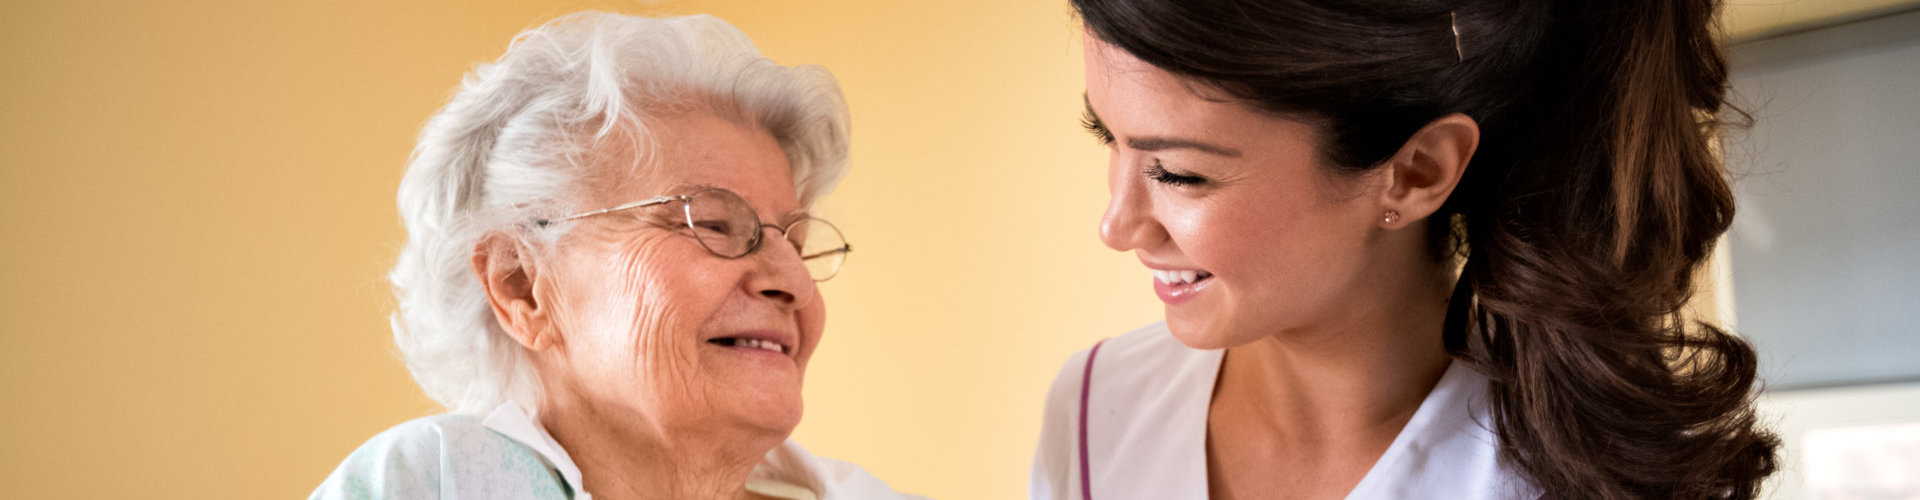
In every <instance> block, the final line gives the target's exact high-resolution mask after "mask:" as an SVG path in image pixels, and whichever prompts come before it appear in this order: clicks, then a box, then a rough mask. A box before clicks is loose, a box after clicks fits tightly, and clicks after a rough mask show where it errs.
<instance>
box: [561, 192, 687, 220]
mask: <svg viewBox="0 0 1920 500" xmlns="http://www.w3.org/2000/svg"><path fill="white" fill-rule="evenodd" d="M684 199H686V197H685V196H655V197H652V198H647V199H644V200H640V201H636V202H633V203H628V204H625V205H620V206H617V207H612V208H602V209H599V210H594V211H592V212H582V213H577V214H573V215H569V216H566V217H559V218H554V219H540V220H536V221H533V223H534V224H537V225H539V226H540V227H546V226H547V224H552V223H555V222H561V221H569V220H574V219H579V218H583V217H592V216H595V215H600V214H604V213H608V212H618V211H621V210H627V209H632V208H640V207H645V206H652V205H659V204H661V203H667V202H671V201H680V200H684Z"/></svg>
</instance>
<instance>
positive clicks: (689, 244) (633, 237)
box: [542, 113, 825, 437]
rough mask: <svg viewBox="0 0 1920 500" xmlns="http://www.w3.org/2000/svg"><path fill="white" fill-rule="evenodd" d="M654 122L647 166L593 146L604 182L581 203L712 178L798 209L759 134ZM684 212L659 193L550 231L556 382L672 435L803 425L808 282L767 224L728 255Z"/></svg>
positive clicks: (766, 212)
mask: <svg viewBox="0 0 1920 500" xmlns="http://www.w3.org/2000/svg"><path fill="white" fill-rule="evenodd" d="M651 128H652V133H653V138H654V140H653V144H655V147H654V155H655V158H654V159H653V163H652V164H653V165H654V166H653V167H650V168H648V169H646V171H645V172H641V171H639V170H635V169H634V167H632V165H634V164H635V160H634V159H633V156H634V155H631V154H623V153H620V152H617V151H609V152H608V153H607V154H602V155H598V156H597V157H596V160H595V162H596V163H598V164H597V165H595V168H597V169H599V170H598V173H599V174H603V175H604V178H605V181H604V182H592V183H589V184H591V185H592V187H590V188H589V189H588V190H589V191H590V192H589V193H586V194H584V195H583V199H582V200H580V204H581V206H582V207H586V208H589V209H592V208H600V207H613V206H618V205H621V204H625V203H629V202H633V201H637V200H643V199H647V198H652V197H654V196H658V195H662V194H685V193H688V192H691V191H694V190H697V189H698V187H702V186H710V187H718V188H723V189H727V190H730V191H733V192H734V193H738V194H739V195H740V196H741V197H742V198H744V199H745V200H746V201H747V202H748V203H749V204H750V205H752V207H753V210H754V211H755V212H758V213H759V215H760V218H761V221H762V222H763V223H767V224H772V225H775V226H785V225H786V223H787V222H788V221H791V220H793V219H794V218H795V217H797V216H799V215H801V214H802V210H803V209H804V208H805V207H801V206H800V205H799V203H798V201H797V198H796V196H795V193H794V185H793V176H792V172H791V169H790V167H789V165H788V163H787V158H786V156H785V154H784V153H783V152H782V151H781V149H780V147H779V144H778V143H776V142H775V140H774V139H773V137H772V136H771V135H769V134H767V133H766V132H764V131H761V130H758V129H754V128H749V127H743V126H741V125H738V124H735V123H733V122H730V121H728V120H725V119H722V118H719V117H716V116H713V115H710V114H706V113H693V114H687V115H682V116H676V117H669V118H666V119H662V120H658V121H657V123H654V124H652V127H651ZM611 149H620V148H618V147H613V148H611ZM596 154H597V152H596ZM683 221H684V219H683V216H682V206H681V204H680V203H677V202H675V203H667V204H663V205H658V206H653V207H647V208H639V209H632V210H626V211H623V212H614V213H610V214H607V215H600V216H594V217H587V218H584V219H579V220H578V221H576V222H572V224H574V226H573V227H572V228H571V229H569V232H568V233H566V234H565V235H563V236H561V237H560V238H559V240H558V241H557V243H556V248H555V251H554V253H553V255H554V257H553V258H552V259H551V262H552V269H553V271H552V272H550V273H548V274H549V275H550V276H551V277H552V280H553V281H552V283H553V286H552V287H550V289H552V290H553V295H554V296H552V297H546V298H545V299H546V300H547V302H546V303H547V304H552V305H553V306H554V307H555V309H554V311H553V312H554V320H555V323H556V327H557V328H558V329H560V331H561V332H562V337H563V338H564V339H565V343H566V344H565V345H563V346H561V351H562V352H561V355H563V356H564V358H563V359H564V361H562V362H561V363H560V364H561V365H563V366H564V369H563V370H562V371H565V372H567V373H565V374H563V375H562V377H563V380H562V381H561V383H566V384H570V385H569V389H568V390H569V391H571V392H573V393H575V394H577V395H578V397H579V398H580V399H581V401H578V402H577V403H580V404H584V405H587V406H588V407H589V408H587V409H588V410H589V411H594V412H596V413H597V414H599V415H602V416H606V417H611V418H616V419H636V420H638V421H639V422H641V423H644V424H646V425H652V426H654V427H656V428H658V429H659V430H662V431H667V430H672V431H674V432H675V434H672V435H681V436H687V435H699V434H702V433H703V432H704V431H707V430H713V429H714V426H722V427H731V428H738V427H740V426H745V427H747V428H751V429H756V430H764V431H767V432H775V431H777V432H778V433H779V436H781V437H784V436H785V435H786V434H787V433H789V432H791V431H792V430H793V428H794V426H796V425H798V424H799V420H800V413H801V400H800V385H801V379H802V375H803V374H805V372H806V367H807V360H808V358H809V357H811V356H812V355H813V349H814V346H815V345H816V344H818V342H819V341H820V333H821V328H822V326H823V324H824V321H825V305H824V304H823V303H822V301H821V300H820V297H819V292H818V289H817V288H816V287H815V284H814V282H813V281H812V279H810V278H809V277H808V275H807V270H806V268H805V267H804V266H803V265H802V263H801V260H800V256H799V253H798V252H797V251H796V250H795V248H794V246H793V245H792V244H790V243H788V242H787V240H786V239H785V238H783V237H782V236H781V235H780V233H779V232H778V231H775V230H773V229H771V228H767V229H763V231H765V233H764V234H763V236H762V238H763V239H764V242H763V243H762V244H761V246H760V249H759V250H758V251H757V252H755V253H753V254H750V255H747V256H745V257H741V258H737V259H725V258H721V257H718V256H715V255H713V254H712V253H709V252H708V251H707V250H706V249H705V248H704V247H702V246H701V244H700V242H699V241H698V240H697V239H695V238H694V237H693V236H691V235H690V233H689V231H688V230H687V229H686V226H685V225H684V222H683ZM542 376H543V377H551V376H552V375H551V374H547V373H542ZM549 385H552V383H549Z"/></svg>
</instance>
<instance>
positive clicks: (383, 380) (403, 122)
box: [0, 0, 1885, 499]
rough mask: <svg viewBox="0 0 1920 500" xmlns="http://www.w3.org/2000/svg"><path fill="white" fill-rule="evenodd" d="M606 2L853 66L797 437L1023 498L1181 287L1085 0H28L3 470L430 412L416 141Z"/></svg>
mask: <svg viewBox="0 0 1920 500" xmlns="http://www.w3.org/2000/svg"><path fill="white" fill-rule="evenodd" d="M1873 1H1879V0H1873ZM1803 3H1804V2H1803ZM1881 3H1885V2H1881ZM587 7H597V8H610V9H618V10H625V11H654V12H667V13H691V12H711V13H714V14H717V15H719V16H721V17H723V18H725V19H728V20H731V21H733V22H734V23H736V24H737V25H738V26H740V27H741V28H742V29H744V30H745V31H747V33H749V34H750V35H752V36H753V37H754V39H755V40H756V41H758V43H759V44H760V46H761V47H762V48H763V49H764V50H765V51H766V52H767V53H768V54H769V55H770V56H771V57H773V58H775V59H777V60H780V61H782V62H786V63H819V64H824V65H826V66H828V67H830V68H832V69H833V71H834V72H835V73H836V74H837V75H839V77H840V79H841V82H842V84H843V85H844V86H845V89H846V91H847V95H848V98H849V100H850V103H851V106H852V108H853V114H854V146H853V155H854V156H853V158H854V170H853V174H852V176H851V177H850V178H849V180H848V181H847V183H846V184H845V185H844V186H843V187H842V188H841V190H840V192H839V193H838V194H837V195H836V196H835V197H833V198H830V199H829V200H828V202H827V207H826V210H825V214H826V216H827V217H829V218H831V219H833V220H834V221H836V222H838V223H839V224H840V225H841V226H842V227H843V228H845V230H846V231H847V233H848V235H849V237H850V238H851V240H852V241H853V243H854V244H855V245H856V246H858V248H859V251H858V253H856V254H855V255H854V256H853V259H852V260H851V261H850V263H849V267H848V269H847V271H846V272H845V273H843V274H842V275H841V277H839V278H836V279H835V280H834V281H832V282H831V283H829V284H827V285H825V290H826V293H827V295H828V299H829V304H830V305H829V309H830V313H829V316H830V319H829V322H828V338H827V340H826V343H825V344H824V345H823V349H822V351H821V352H820V354H819V355H818V357H817V358H816V361H815V363H814V364H813V365H812V366H811V368H812V369H811V373H810V374H809V375H810V376H809V379H808V384H807V389H806V390H807V402H808V412H807V416H806V419H805V422H804V423H803V424H802V425H801V428H800V429H799V431H798V432H797V437H798V438H799V439H800V440H801V441H802V442H803V443H805V444H807V445H808V446H809V447H811V448H812V449H813V450H814V451H816V452H818V453H820V454H822V455H826V456H832V457H838V458H842V459H846V460H851V461H854V462H857V463H860V464H862V465H864V466H866V467H867V468H868V469H869V470H871V471H873V472H874V473H876V474H878V475H879V476H881V477H882V478H885V479H886V480H888V481H889V482H891V483H892V484H894V485H895V486H896V487H899V488H901V489H905V490H910V491H915V492H920V493H925V494H930V495H935V496H937V497H942V498H957V499H969V498H1018V497H1021V496H1023V494H1024V490H1023V485H1024V484H1025V481H1026V471H1027V465H1028V460H1029V456H1030V453H1031V450H1032V446H1033V441H1034V438H1035V435H1036V433H1037V429H1038V417H1039V411H1040V402H1041V400H1042V398H1043V396H1044V392H1045V388H1046V383H1047V381H1048V380H1049V379H1050V377H1052V375H1053V373H1054V371H1055V369H1056V368H1058V366H1059V363H1060V361H1061V360H1062V359H1064V357H1065V356H1066V355H1067V354H1068V353H1069V352H1071V351H1072V350H1074V349H1077V348H1080V347H1083V346H1085V345H1087V344H1089V343H1091V342H1092V341H1093V340H1095V339H1097V338H1100V337H1104V336H1108V335H1112V334H1116V333H1118V332H1121V331H1124V330H1126V329H1128V328H1130V327H1133V326H1136V325H1139V324H1142V323H1146V322H1149V321H1152V320H1154V319H1156V318H1157V317H1158V316H1159V307H1158V305H1157V302H1156V301H1155V300H1154V299H1153V298H1152V296H1151V294H1150V292H1149V291H1148V290H1147V286H1146V275H1145V273H1143V272H1142V271H1141V270H1140V269H1139V267H1138V266H1137V265H1136V264H1135V263H1134V262H1133V259H1132V258H1131V257H1129V256H1127V255H1123V254H1117V253H1113V252H1110V251H1107V250H1106V249H1105V248H1103V247H1101V246H1100V244H1099V243H1098V241H1097V239H1096V238H1095V224H1096V220H1097V218H1098V217H1099V213H1100V210H1101V208H1102V206H1103V205H1104V203H1105V201H1106V195H1105V188H1104V183H1105V181H1104V168H1103V164H1104V158H1105V156H1104V152H1103V151H1102V150H1101V149H1099V148H1097V147H1095V146H1094V145H1093V143H1092V141H1091V140H1090V139H1088V138H1086V137H1085V136H1084V135H1083V134H1082V133H1080V132H1079V131H1078V130H1077V129H1076V126H1075V124H1074V121H1075V119H1076V118H1077V115H1078V112H1079V106H1080V104H1079V103H1080V101H1079V92H1080V71H1081V70H1080V62H1079V56H1078V44H1077V42H1076V41H1075V40H1074V38H1073V32H1074V25H1073V23H1072V21H1071V20H1070V19H1069V16H1068V9H1067V7H1066V5H1065V2H1064V1H1063V0H1038V1H1036V0H970V1H960V2H931V1H927V2H918V1H914V2H906V1H889V0H813V1H798V0H736V1H721V0H716V1H695V0H689V1H682V2H666V3H659V4H642V3H635V2H616V1H584V0H583V1H559V0H554V1H545V2H535V1H508V0H464V1H461V0H439V1H409V2H391V1H376V0H351V1H325V2H311V1H308V2H258V1H245V0H205V1H181V2H139V1H124V0H123V1H85V0H65V1H61V0H29V1H20V0H14V1H9V2H5V3H0V63H3V64H0V68H4V70H5V74H6V76H5V77H4V78H0V234H4V235H5V236H4V237H0V325H4V326H0V355H3V356H4V360H3V361H0V498H105V497H138V498H276V497H277V498H287V497H299V496H303V495H304V494H305V493H306V492H307V491H308V490H310V489H311V488H312V487H313V486H314V485H315V484H316V483H317V482H318V481H319V480H320V479H321V478H322V477H324V476H325V475H326V474H327V472H328V471H329V470H331V468H332V467H333V466H334V465H335V464H336V463H337V462H338V461H339V460H340V459H341V458H342V457H344V456H345V455H346V453H347V452H348V451H349V450H351V449H352V448H353V447H354V446H356V445H357V444H358V443H360V442H361V441H362V440H364V439H365V438H367V437H368V436H371V435H372V434H373V433H375V432H378V431H379V430H381V429H383V428H386V427H387V426H390V425H393V424H395V423H398V422H400V421H403V420H405V419H408V418H412V417H415V416H420V415H425V414H429V413H433V412H434V411H436V410H435V408H434V405H433V404H432V403H430V402H428V401H427V400H425V399H424V397H422V396H421V395H420V393H419V391H418V390H417V389H416V388H415V387H414V386H413V385H412V382H411V381H410V380H409V379H408V377H407V375H406V372H405V370H404V368H402V366H401V364H400V363H399V361H398V360H397V359H396V358H395V357H394V355H393V354H392V347H391V345H390V343H389V340H388V330H387V326H386V320H385V315H386V311H387V308H388V307H389V302H390V299H389V298H388V294H387V290H386V284H385V281H384V279H383V277H382V274H383V272H384V271H385V269H386V267H387V266H388V265H389V263H390V262H391V258H392V254H393V252H394V250H395V249H396V248H397V247H398V245H399V243H400V237H401V233H400V230H399V227H398V222H397V216H396V215H395V213H394V209H393V203H392V198H393V190H394V186H395V184H396V183H397V181H398V179H399V176H400V170H401V167H402V165H403V163H404V160H405V158H406V155H407V152H408V151H409V150H410V148H411V147H412V138H413V135H414V133H415V132H416V131H417V128H418V126H419V125H420V123H421V122H422V121H423V120H424V119H425V118H426V117H427V115H428V114H429V113H431V112H432V111H433V110H434V109H435V108H437V107H438V106H439V104H440V102H441V100H442V99H443V98H444V97H445V96H446V95H447V92H448V91H449V90H450V89H451V88H452V87H453V86H454V85H455V83H456V82H457V81H458V79H459V76H460V74H461V73H462V72H464V71H465V70H466V69H467V68H468V67H469V66H470V64H472V62H474V61H480V60H487V59H492V58H494V57H496V56H498V55H499V53H500V52H501V51H502V50H503V49H504V48H505V46H506V43H507V41H508V40H509V38H510V37H511V36H512V35H513V34H514V33H516V32H518V31H519V30H520V29H522V28H524V27H526V26H529V25H532V24H537V23H538V22H540V21H543V20H546V19H549V18H551V17H553V16H555V15H557V14H560V13H564V12H568V11H572V10H578V9H580V8H587ZM1763 21H1764V20H1763ZM1743 22H1744V21H1743ZM1747 29H1751V28H1747Z"/></svg>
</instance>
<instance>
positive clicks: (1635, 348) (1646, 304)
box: [1446, 0, 1779, 499]
mask: <svg viewBox="0 0 1920 500" xmlns="http://www.w3.org/2000/svg"><path fill="white" fill-rule="evenodd" d="M1716 4H1717V2H1714V1H1711V0H1685V1H1668V0H1655V1H1634V2H1620V1H1607V0H1595V1H1592V2H1559V3H1557V4H1556V5H1555V7H1554V11H1555V12H1554V13H1553V16H1552V17H1553V20H1552V26H1551V27H1550V28H1549V29H1548V30H1547V31H1546V33H1547V38H1546V39H1545V43H1543V44H1542V50H1541V52H1540V53H1539V54H1538V55H1537V56H1536V57H1537V59H1536V60H1537V61H1538V64H1536V66H1535V67H1536V70H1535V72H1534V73H1533V77H1534V78H1536V79H1537V80H1536V82H1539V83H1535V84H1534V86H1533V87H1532V89H1531V91H1530V92H1529V95H1528V99H1527V100H1526V102H1523V104H1522V105H1523V106H1530V107H1533V108H1534V109H1536V110H1542V111H1533V110H1523V109H1520V108H1515V109H1514V111H1512V112H1511V113H1509V116H1510V117H1511V118H1513V120H1512V121H1510V122H1508V123H1507V125H1508V126H1509V127H1526V128H1525V130H1531V131H1533V132H1531V133H1529V134H1528V136H1529V137H1528V140H1525V141H1513V140H1503V139H1508V138H1502V137H1498V136H1495V135H1494V134H1495V133H1497V132H1506V131H1505V130H1502V131H1497V132H1489V133H1488V138H1487V141H1486V143H1487V146H1484V147H1486V148H1489V149H1490V150H1489V151H1487V152H1488V153H1489V157H1490V159H1492V160H1493V161H1490V162H1487V163H1491V164H1505V165H1509V167H1508V168H1507V169H1503V170H1506V171H1505V172H1495V173H1497V174H1501V175H1495V176H1489V175H1484V174H1487V173H1488V172H1482V174H1483V175H1478V176H1476V177H1477V178H1476V179H1474V182H1476V183H1478V184H1477V185H1476V186H1475V187H1474V189H1473V191H1477V192H1478V193H1477V194H1478V196H1473V197H1472V201H1469V200H1466V199H1462V200H1460V201H1462V203H1460V205H1461V206H1460V207H1458V208H1459V209H1460V210H1459V214H1460V218H1461V221H1462V224H1461V226H1462V227H1464V229H1465V232H1466V234H1465V237H1464V238H1463V240H1464V245H1465V253H1466V254H1467V256H1468V258H1467V262H1466V263H1465V266H1464V267H1463V272H1462V275H1461V279H1460V281H1459V283H1458V284H1457V285H1456V290H1455V295H1454V296H1455V300H1454V301H1453V302H1452V303H1451V304H1450V311H1449V313H1448V318H1449V320H1448V329H1447V334H1446V335H1447V336H1448V342H1447V344H1448V345H1449V346H1450V348H1451V349H1453V350H1454V352H1455V355H1456V356H1459V357H1461V358H1462V359H1465V360H1467V361H1469V362H1471V363H1473V364H1474V365H1475V366H1476V367H1478V368H1480V369H1481V370H1482V371H1483V372H1486V373H1488V374H1489V376H1490V378H1491V379H1492V380H1493V381H1494V383H1493V387H1492V391H1491V398H1490V399H1491V400H1492V403H1493V407H1494V409H1495V412H1494V414H1495V415H1496V429H1497V432H1498V433H1499V435H1500V438H1501V442H1502V444H1503V446H1504V449H1505V451H1506V452H1507V453H1508V454H1509V457H1510V458H1511V459H1513V462H1514V463H1516V464H1518V465H1519V466H1520V468H1521V469H1523V470H1524V471H1525V472H1526V473H1527V474H1528V475H1529V476H1530V477H1531V478H1532V479H1533V480H1534V481H1535V482H1536V483H1537V484H1538V485H1539V486H1541V487H1542V488H1544V489H1545V490H1546V491H1548V492H1550V495H1551V496H1554V497H1575V498H1605V499H1616V498H1618V499H1625V498H1754V497H1757V496H1758V495H1759V485H1760V483H1761V481H1762V480H1763V479H1764V478H1765V477H1766V476H1768V475H1771V474H1772V473H1773V472H1774V471H1775V470H1776V467H1777V464H1776V463H1775V458H1774V451H1775V449H1776V448H1778V446H1779V440H1778V438H1776V437H1775V436H1773V435H1772V434H1771V433H1769V432H1767V431H1765V430H1764V429H1762V428H1760V427H1759V425H1758V424H1757V422H1756V420H1755V415H1754V411H1753V404H1752V397H1753V389H1754V383H1755V373H1756V365H1757V359H1756V358H1757V356H1756V355H1755V353H1754V351H1753V349H1752V348H1751V347H1750V346H1748V345H1747V344H1746V342H1744V341H1742V340H1740V339H1739V338H1738V337H1735V336H1733V335H1730V334H1728V333H1727V332H1725V331H1722V330H1720V329H1719V328H1716V327H1714V326H1712V325H1709V324H1705V323H1694V322H1691V321H1689V320H1688V319H1686V318H1685V317H1684V315H1683V314H1682V312H1681V311H1682V308H1683V307H1684V305H1685V304H1686V302H1687V300H1688V298H1689V297H1690V294H1691V291H1692V290H1693V287H1692V279H1691V278H1692V277H1693V273H1694V271H1695V270H1697V269H1698V268H1699V267H1700V265H1701V264H1702V263H1703V262H1704V261H1705V259H1706V258H1707V256H1708V255H1709V254H1710V252H1711V249H1712V246H1713V244H1714V241H1715V240H1716V239H1717V238H1718V237H1719V236H1720V235H1721V234H1722V233H1723V232H1725V231H1726V228H1727V225H1728V223H1729V222H1730V221H1731V220H1732V218H1733V211H1734V206H1733V195H1732V191H1731V190H1730V188H1729V187H1728V181H1727V176H1726V173H1725V170H1724V168H1723V167H1722V165H1721V163H1720V160H1719V159H1718V158H1717V157H1716V156H1715V154H1714V152H1713V151H1712V149H1711V147H1710V144H1711V142H1712V141H1713V140H1715V139H1716V138H1717V133H1718V126H1719V124H1720V121H1719V116H1720V113H1722V112H1723V111H1724V110H1723V109H1722V108H1723V104H1724V103H1723V102H1722V97H1723V95H1724V94H1725V89H1726V83H1727V77H1726V67H1725V62H1724V58H1723V56H1722V55H1721V53H1720V52H1719V49H1718V48H1717V46H1716V44H1715V42H1714V38H1713V36H1714V34H1713V32H1712V30H1711V27H1712V26H1713V24H1712V17H1713V14H1714V11H1715V8H1716V7H1717V5H1716ZM1555 108H1558V111H1553V110H1554V109H1555ZM1502 160H1504V161H1502ZM1481 166H1483V164H1482V162H1479V161H1476V162H1475V168H1479V167H1481Z"/></svg>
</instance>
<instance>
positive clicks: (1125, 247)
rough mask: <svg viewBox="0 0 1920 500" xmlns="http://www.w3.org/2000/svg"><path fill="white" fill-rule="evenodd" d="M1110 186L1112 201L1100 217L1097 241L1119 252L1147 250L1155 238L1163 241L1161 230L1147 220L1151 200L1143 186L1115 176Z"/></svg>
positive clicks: (1127, 176) (1130, 179)
mask: <svg viewBox="0 0 1920 500" xmlns="http://www.w3.org/2000/svg"><path fill="white" fill-rule="evenodd" d="M1114 176H1115V177H1116V178H1114V179H1113V180H1111V181H1110V182H1109V184H1110V187H1111V191H1112V198H1111V199H1110V200H1108V201H1107V213H1106V214H1104V215H1102V216H1101V217H1100V241H1101V242H1102V243H1106V244H1107V248H1112V249H1114V250H1119V251H1122V252H1125V251H1130V250H1134V249H1139V248H1145V247H1148V246H1150V245H1151V244H1152V243H1153V241H1152V240H1154V239H1155V238H1164V237H1165V236H1164V234H1165V232H1164V230H1162V229H1160V226H1159V224H1157V223H1155V222H1154V221H1153V219H1152V218H1151V217H1150V216H1149V215H1150V214H1149V212H1150V211H1151V208H1152V207H1151V200H1149V199H1148V197H1147V193H1146V186H1144V185H1143V184H1144V183H1143V182H1141V181H1140V180H1139V178H1138V177H1136V176H1131V175H1127V174H1125V173H1116V174H1114Z"/></svg>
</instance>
